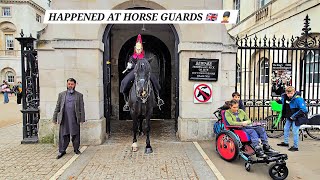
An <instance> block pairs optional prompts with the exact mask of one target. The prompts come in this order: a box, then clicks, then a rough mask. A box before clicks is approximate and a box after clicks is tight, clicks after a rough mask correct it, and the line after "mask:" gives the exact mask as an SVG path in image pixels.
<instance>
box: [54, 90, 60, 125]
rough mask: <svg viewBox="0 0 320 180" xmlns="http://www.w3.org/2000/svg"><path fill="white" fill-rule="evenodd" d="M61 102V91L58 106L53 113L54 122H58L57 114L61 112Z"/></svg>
mask: <svg viewBox="0 0 320 180" xmlns="http://www.w3.org/2000/svg"><path fill="white" fill-rule="evenodd" d="M60 104H61V93H59V95H58V100H57V104H56V108H55V109H54V113H53V118H52V121H53V122H54V123H56V122H57V116H58V113H59V112H60Z"/></svg>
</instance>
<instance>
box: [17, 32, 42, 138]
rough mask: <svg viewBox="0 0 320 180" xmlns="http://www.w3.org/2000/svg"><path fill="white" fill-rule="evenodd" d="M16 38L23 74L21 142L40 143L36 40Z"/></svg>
mask: <svg viewBox="0 0 320 180" xmlns="http://www.w3.org/2000/svg"><path fill="white" fill-rule="evenodd" d="M20 35H21V37H19V38H16V39H17V40H18V41H19V42H20V45H21V74H22V81H21V83H22V110H21V112H22V116H23V140H22V141H21V144H30V143H38V122H39V119H40V113H39V105H40V98H39V89H40V88H39V72H38V59H37V51H35V50H34V41H35V40H36V39H35V38H33V37H32V36H31V34H30V37H23V36H24V34H23V30H22V29H21V33H20Z"/></svg>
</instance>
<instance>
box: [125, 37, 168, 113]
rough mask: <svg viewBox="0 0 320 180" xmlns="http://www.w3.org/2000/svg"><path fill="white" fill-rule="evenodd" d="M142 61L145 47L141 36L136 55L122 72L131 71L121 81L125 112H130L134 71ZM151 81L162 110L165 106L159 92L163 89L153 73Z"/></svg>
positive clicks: (137, 42)
mask: <svg viewBox="0 0 320 180" xmlns="http://www.w3.org/2000/svg"><path fill="white" fill-rule="evenodd" d="M141 59H145V52H144V50H143V45H142V38H141V35H140V34H139V35H138V37H137V40H136V45H135V46H134V53H133V55H132V56H131V57H130V58H129V60H128V63H127V68H126V69H125V70H124V71H123V72H122V73H125V72H126V71H127V70H131V71H130V72H129V73H128V74H127V75H126V76H125V77H124V78H123V80H122V81H121V86H120V92H121V93H122V94H123V96H124V100H125V105H124V107H123V111H130V107H129V103H128V101H129V91H130V88H131V81H133V80H134V78H135V76H134V71H133V70H132V69H133V68H134V67H135V65H136V64H137V62H138V61H139V60H141ZM150 80H151V82H152V85H153V89H154V91H155V94H156V97H157V99H158V101H157V106H158V107H159V109H160V106H162V105H163V104H164V102H163V100H162V99H161V98H160V95H159V91H160V89H161V87H160V84H159V81H158V80H157V78H156V77H155V76H154V74H152V73H151V76H150Z"/></svg>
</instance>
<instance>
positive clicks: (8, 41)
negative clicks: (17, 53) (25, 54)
mask: <svg viewBox="0 0 320 180" xmlns="http://www.w3.org/2000/svg"><path fill="white" fill-rule="evenodd" d="M5 37H6V42H5V43H6V50H13V48H14V46H13V35H12V34H6V35H5Z"/></svg>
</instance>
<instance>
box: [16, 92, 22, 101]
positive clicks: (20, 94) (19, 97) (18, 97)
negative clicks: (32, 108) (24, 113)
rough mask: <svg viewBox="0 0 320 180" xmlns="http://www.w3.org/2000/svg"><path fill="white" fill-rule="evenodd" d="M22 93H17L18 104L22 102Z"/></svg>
mask: <svg viewBox="0 0 320 180" xmlns="http://www.w3.org/2000/svg"><path fill="white" fill-rule="evenodd" d="M21 99H22V93H17V104H21Z"/></svg>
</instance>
